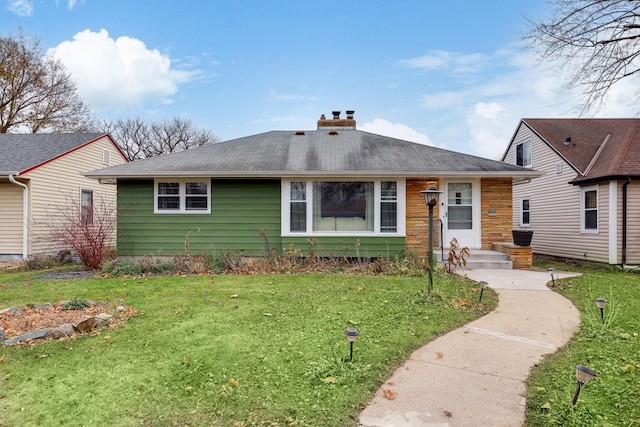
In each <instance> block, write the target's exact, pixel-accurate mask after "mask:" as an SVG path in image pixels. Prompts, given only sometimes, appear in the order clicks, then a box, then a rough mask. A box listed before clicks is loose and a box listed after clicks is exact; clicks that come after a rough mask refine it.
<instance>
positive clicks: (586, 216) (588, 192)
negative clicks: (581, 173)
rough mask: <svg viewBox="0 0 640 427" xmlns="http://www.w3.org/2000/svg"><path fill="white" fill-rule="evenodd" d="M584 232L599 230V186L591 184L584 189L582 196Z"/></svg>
mask: <svg viewBox="0 0 640 427" xmlns="http://www.w3.org/2000/svg"><path fill="white" fill-rule="evenodd" d="M581 202H582V203H581V204H582V209H581V217H582V230H581V231H582V232H583V233H595V232H597V231H598V187H597V186H589V187H584V188H583V189H582V197H581Z"/></svg>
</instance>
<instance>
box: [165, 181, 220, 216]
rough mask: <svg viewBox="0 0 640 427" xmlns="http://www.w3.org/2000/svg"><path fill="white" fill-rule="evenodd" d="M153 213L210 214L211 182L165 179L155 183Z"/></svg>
mask: <svg viewBox="0 0 640 427" xmlns="http://www.w3.org/2000/svg"><path fill="white" fill-rule="evenodd" d="M154 202H155V203H154V212H155V213H194V214H198V213H200V214H202V213H210V212H211V181H210V180H204V179H202V180H201V179H188V178H187V179H167V180H160V179H158V180H156V181H155V200H154Z"/></svg>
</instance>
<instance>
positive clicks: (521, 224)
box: [519, 196, 531, 228]
mask: <svg viewBox="0 0 640 427" xmlns="http://www.w3.org/2000/svg"><path fill="white" fill-rule="evenodd" d="M524 200H528V201H529V223H528V224H525V223H524V222H523V221H522V214H523V213H524V210H523V209H522V202H523V201H524ZM519 208H520V209H519V215H520V227H523V228H527V227H531V197H528V196H527V197H521V198H520V206H519Z"/></svg>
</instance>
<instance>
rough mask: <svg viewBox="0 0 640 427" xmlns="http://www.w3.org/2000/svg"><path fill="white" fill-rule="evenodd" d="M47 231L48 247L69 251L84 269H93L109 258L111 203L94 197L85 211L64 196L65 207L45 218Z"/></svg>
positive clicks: (113, 224)
mask: <svg viewBox="0 0 640 427" xmlns="http://www.w3.org/2000/svg"><path fill="white" fill-rule="evenodd" d="M49 229H50V230H51V231H50V234H49V235H48V239H49V241H50V242H51V243H52V244H56V245H57V246H59V247H64V248H68V249H70V250H71V251H72V252H73V253H74V254H75V255H77V256H78V257H79V258H80V262H81V263H82V264H83V265H84V266H85V267H88V268H91V269H96V268H98V267H100V264H101V263H102V261H103V260H104V259H106V258H107V257H112V256H113V250H112V248H111V244H112V242H113V240H114V238H115V233H116V207H115V202H113V203H109V202H107V201H106V200H105V199H104V198H103V197H102V196H100V195H98V194H95V195H94V200H93V204H92V206H91V207H87V206H81V205H80V201H79V200H77V199H76V198H74V197H70V196H67V197H66V203H64V204H62V205H61V206H60V207H59V208H57V210H56V211H55V213H53V214H50V215H49Z"/></svg>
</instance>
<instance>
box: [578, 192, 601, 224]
mask: <svg viewBox="0 0 640 427" xmlns="http://www.w3.org/2000/svg"><path fill="white" fill-rule="evenodd" d="M588 191H595V192H596V212H597V213H598V221H596V228H585V227H584V219H585V215H584V211H585V207H584V199H585V197H584V194H585V193H586V192H588ZM599 223H600V191H599V189H598V186H597V185H590V186H588V187H581V188H580V233H584V234H598V232H599Z"/></svg>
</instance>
